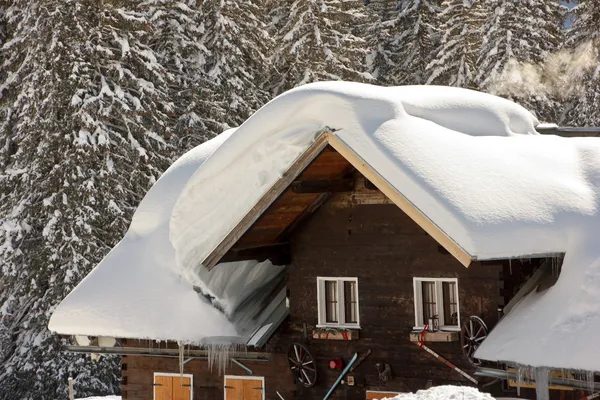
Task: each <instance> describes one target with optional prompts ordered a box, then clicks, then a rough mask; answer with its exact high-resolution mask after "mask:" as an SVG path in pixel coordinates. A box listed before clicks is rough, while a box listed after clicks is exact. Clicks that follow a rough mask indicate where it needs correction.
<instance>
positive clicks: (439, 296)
mask: <svg viewBox="0 0 600 400" xmlns="http://www.w3.org/2000/svg"><path fill="white" fill-rule="evenodd" d="M413 287H414V296H415V327H416V328H421V329H422V328H423V327H424V326H425V324H426V323H428V321H429V318H432V317H433V316H434V315H437V316H438V318H439V322H440V328H442V329H452V330H454V329H460V309H459V307H458V279H456V278H413Z"/></svg>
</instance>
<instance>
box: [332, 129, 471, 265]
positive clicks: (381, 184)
mask: <svg viewBox="0 0 600 400" xmlns="http://www.w3.org/2000/svg"><path fill="white" fill-rule="evenodd" d="M327 140H328V142H329V145H331V147H333V148H334V149H335V150H336V151H337V152H338V153H340V154H341V155H342V156H343V157H344V158H345V159H346V160H348V162H349V163H350V164H352V166H353V167H354V168H356V169H357V170H358V171H359V172H360V173H361V174H363V176H364V177H365V178H367V179H368V180H369V181H370V182H371V183H373V184H374V185H375V186H376V187H377V188H378V189H379V190H380V191H381V192H382V193H383V194H385V195H386V196H387V197H388V198H389V199H390V200H392V201H393V202H394V204H396V205H397V206H398V207H399V208H400V209H401V210H402V211H404V213H405V214H406V215H408V216H409V217H410V218H411V219H412V220H413V221H415V222H416V223H417V224H418V225H419V226H420V227H421V228H423V230H424V231H425V232H427V234H429V236H431V237H432V238H434V239H435V240H436V241H437V242H438V243H439V244H441V245H442V246H443V247H444V248H445V249H446V250H447V251H448V252H449V253H450V254H452V255H453V256H454V257H455V258H456V259H457V260H458V261H460V263H461V264H463V265H464V266H465V267H467V268H468V267H469V265H470V264H471V261H473V260H475V257H473V256H471V255H470V254H469V253H468V252H467V251H465V250H464V249H463V248H462V247H460V246H459V245H458V243H456V242H455V241H454V240H452V238H450V237H449V236H448V235H447V234H446V233H445V232H444V231H442V230H441V229H440V228H439V227H438V226H437V225H436V224H434V223H433V221H431V220H430V219H429V218H428V217H427V216H425V214H423V213H422V212H421V210H419V209H418V208H417V207H416V206H415V205H414V204H413V203H412V202H411V201H410V200H408V199H407V198H406V197H404V196H403V195H402V194H401V193H400V192H398V191H397V190H396V189H395V188H394V187H393V186H392V185H391V184H390V183H389V182H388V181H387V180H386V179H385V178H383V177H382V176H381V175H380V174H379V173H377V172H376V171H375V170H374V169H373V168H372V167H371V166H370V165H369V164H368V163H367V162H366V161H365V160H363V159H362V158H361V157H360V156H359V155H358V154H356V153H355V152H354V150H352V149H351V148H350V147H349V146H348V145H347V144H346V143H344V141H343V140H342V139H340V138H339V137H338V136H336V135H335V134H333V133H331V132H328V133H327Z"/></svg>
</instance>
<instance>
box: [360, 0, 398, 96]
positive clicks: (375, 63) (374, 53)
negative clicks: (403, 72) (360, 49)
mask: <svg viewBox="0 0 600 400" xmlns="http://www.w3.org/2000/svg"><path fill="white" fill-rule="evenodd" d="M397 3H398V1H397V0H372V1H371V2H370V3H369V5H368V10H369V11H370V12H371V14H372V17H373V21H372V23H371V24H369V25H368V26H367V29H366V32H365V33H366V37H367V48H368V49H369V52H368V54H367V59H366V61H367V70H368V71H369V73H370V74H371V75H372V76H373V78H374V79H376V80H377V82H378V83H379V84H383V85H385V84H387V83H388V82H387V78H388V77H389V76H390V70H391V69H393V67H394V62H393V61H392V58H393V54H392V49H391V39H392V32H393V28H394V25H395V21H396V18H397V16H398V15H397Z"/></svg>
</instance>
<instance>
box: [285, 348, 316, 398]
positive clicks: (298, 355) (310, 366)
mask: <svg viewBox="0 0 600 400" xmlns="http://www.w3.org/2000/svg"><path fill="white" fill-rule="evenodd" d="M287 356H288V364H289V366H290V369H291V370H292V372H293V373H294V377H295V380H296V382H300V383H301V384H302V386H304V387H307V388H309V387H313V386H314V385H315V383H317V366H316V364H315V358H314V357H313V356H312V354H310V352H309V351H308V349H307V348H306V346H305V345H303V344H300V343H294V344H293V345H291V346H290V349H289V350H288V353H287Z"/></svg>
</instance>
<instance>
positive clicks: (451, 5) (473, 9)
mask: <svg viewBox="0 0 600 400" xmlns="http://www.w3.org/2000/svg"><path fill="white" fill-rule="evenodd" d="M442 10H443V11H442V13H441V14H440V15H439V20H440V21H441V25H440V27H439V31H440V33H441V44H440V46H439V47H438V49H437V51H436V55H435V59H434V60H432V61H431V62H430V63H429V65H428V66H427V83H428V84H439V85H449V86H459V87H467V88H474V87H476V85H475V75H476V73H477V70H476V68H477V57H478V55H479V49H480V48H481V37H482V27H483V22H484V20H485V12H484V7H483V2H482V1H481V0H444V2H443V3H442Z"/></svg>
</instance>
